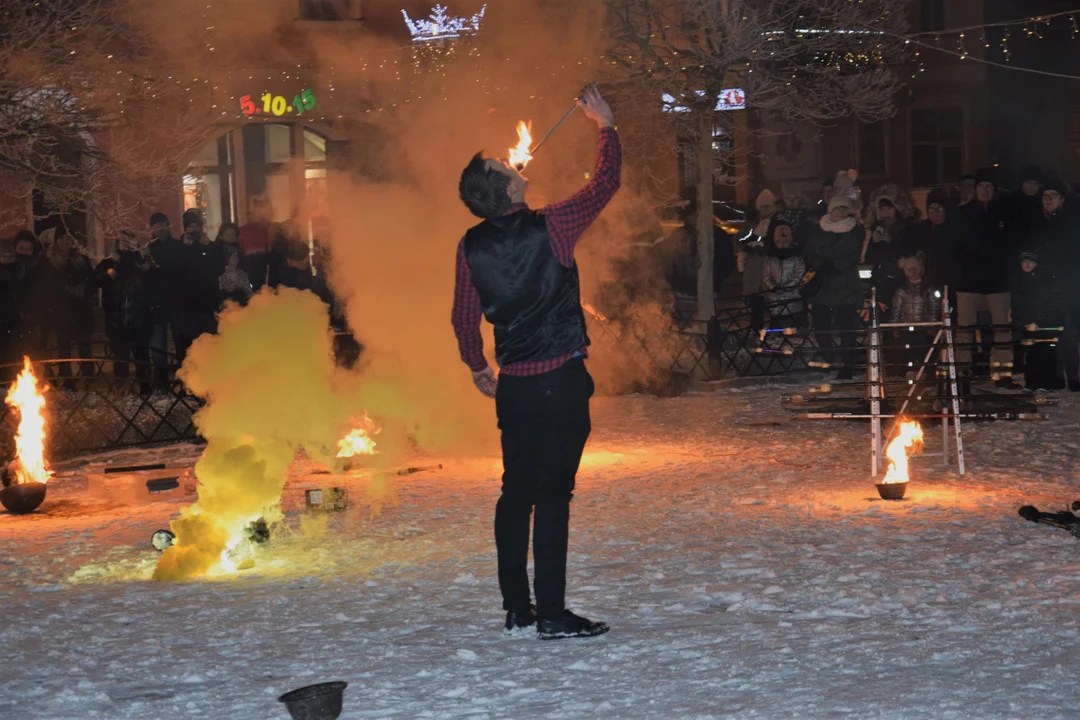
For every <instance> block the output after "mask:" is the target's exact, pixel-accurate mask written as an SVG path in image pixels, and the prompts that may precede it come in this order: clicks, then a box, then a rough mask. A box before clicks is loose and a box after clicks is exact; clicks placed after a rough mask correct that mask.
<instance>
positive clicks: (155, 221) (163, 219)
mask: <svg viewBox="0 0 1080 720" xmlns="http://www.w3.org/2000/svg"><path fill="white" fill-rule="evenodd" d="M167 222H169V216H168V215H166V214H165V213H163V212H156V213H154V214H153V215H151V216H150V227H154V226H155V225H159V224H162V223H167Z"/></svg>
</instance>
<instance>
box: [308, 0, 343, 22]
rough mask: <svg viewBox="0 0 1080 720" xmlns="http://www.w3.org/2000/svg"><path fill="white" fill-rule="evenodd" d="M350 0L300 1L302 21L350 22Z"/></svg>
mask: <svg viewBox="0 0 1080 720" xmlns="http://www.w3.org/2000/svg"><path fill="white" fill-rule="evenodd" d="M350 17H351V15H350V13H349V0H300V19H301V20H348V19H349V18H350Z"/></svg>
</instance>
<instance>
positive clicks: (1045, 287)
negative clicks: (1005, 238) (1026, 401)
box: [1013, 251, 1067, 390]
mask: <svg viewBox="0 0 1080 720" xmlns="http://www.w3.org/2000/svg"><path fill="white" fill-rule="evenodd" d="M1020 269H1021V272H1020V275H1019V277H1018V278H1017V281H1016V285H1015V286H1014V290H1015V292H1014V295H1015V298H1016V299H1015V302H1014V303H1013V321H1014V322H1015V323H1016V324H1017V325H1019V326H1020V327H1021V328H1022V333H1023V337H1024V338H1025V340H1029V341H1035V342H1032V344H1030V345H1025V346H1024V384H1025V386H1026V387H1027V388H1028V389H1029V390H1058V389H1060V388H1061V387H1063V386H1064V382H1063V379H1062V376H1061V373H1060V372H1058V357H1059V353H1058V348H1057V347H1055V345H1056V344H1055V343H1052V342H1048V340H1049V339H1050V338H1053V337H1055V336H1057V335H1058V332H1057V331H1056V330H1053V329H1050V328H1057V327H1060V326H1061V325H1062V324H1063V323H1064V322H1065V315H1066V312H1067V310H1066V305H1065V301H1064V298H1063V297H1062V295H1061V292H1060V290H1059V288H1058V287H1057V286H1056V284H1055V283H1054V282H1052V279H1051V278H1050V277H1049V276H1048V274H1045V275H1046V276H1044V273H1043V271H1042V270H1041V263H1040V262H1039V255H1037V254H1035V253H1034V252H1031V251H1025V252H1023V253H1021V254H1020ZM1040 328H1047V329H1045V330H1043V329H1040Z"/></svg>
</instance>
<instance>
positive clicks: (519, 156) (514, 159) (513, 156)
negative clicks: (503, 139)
mask: <svg viewBox="0 0 1080 720" xmlns="http://www.w3.org/2000/svg"><path fill="white" fill-rule="evenodd" d="M531 131H532V123H531V122H529V123H526V122H525V121H524V120H520V121H518V124H517V134H518V144H517V147H512V148H510V164H511V165H513V166H514V167H516V168H517V169H518V170H524V169H525V166H526V165H528V164H529V161H530V160H532V155H530V154H529V149H530V148H531V147H532V132H531Z"/></svg>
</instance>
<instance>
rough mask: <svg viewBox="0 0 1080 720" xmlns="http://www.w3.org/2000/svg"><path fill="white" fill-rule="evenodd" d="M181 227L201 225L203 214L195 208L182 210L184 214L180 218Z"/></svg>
mask: <svg viewBox="0 0 1080 720" xmlns="http://www.w3.org/2000/svg"><path fill="white" fill-rule="evenodd" d="M180 225H181V227H184V228H186V227H187V226H188V225H198V226H199V227H202V226H203V215H202V213H201V212H199V210H198V209H197V208H189V209H187V210H185V211H184V215H183V216H182V217H181V218H180Z"/></svg>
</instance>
